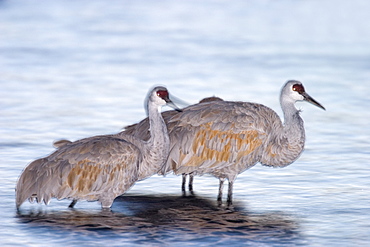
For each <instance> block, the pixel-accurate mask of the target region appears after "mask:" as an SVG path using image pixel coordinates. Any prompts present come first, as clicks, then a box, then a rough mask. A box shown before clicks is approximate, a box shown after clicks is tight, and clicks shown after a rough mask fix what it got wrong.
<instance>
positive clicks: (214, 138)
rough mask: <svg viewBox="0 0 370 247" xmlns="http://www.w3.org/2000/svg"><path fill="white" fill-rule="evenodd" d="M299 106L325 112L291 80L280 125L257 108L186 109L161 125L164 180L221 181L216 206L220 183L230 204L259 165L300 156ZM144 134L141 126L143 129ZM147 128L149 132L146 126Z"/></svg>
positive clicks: (217, 104)
mask: <svg viewBox="0 0 370 247" xmlns="http://www.w3.org/2000/svg"><path fill="white" fill-rule="evenodd" d="M297 101H307V102H310V103H312V104H314V105H315V106H318V107H320V108H322V109H324V110H325V108H324V107H323V106H322V105H321V104H320V103H318V102H317V101H316V100H314V99H313V98H312V97H311V96H309V95H308V94H307V93H306V91H305V88H304V86H303V85H302V83H301V82H299V81H295V80H290V81H288V82H286V83H285V85H284V86H283V87H282V89H281V93H280V105H281V108H282V110H283V113H284V122H282V121H281V119H280V117H279V116H278V115H277V114H276V113H275V112H274V111H273V110H272V109H270V108H268V107H266V106H264V105H262V104H257V103H250V102H236V101H211V102H205V103H200V104H195V105H192V106H189V107H186V108H184V109H183V110H182V112H180V113H173V115H172V116H169V118H168V119H166V118H165V121H166V123H167V126H168V131H169V135H170V140H171V148H170V154H169V158H168V161H167V163H166V166H165V167H164V169H163V171H162V174H166V173H168V172H171V171H173V172H174V173H175V174H177V175H180V174H183V176H184V174H192V175H203V174H211V175H213V176H215V177H217V178H219V179H220V185H219V193H218V197H217V199H218V201H220V202H221V200H222V191H223V186H224V181H225V180H226V179H227V180H228V182H229V187H228V196H227V202H228V203H229V204H231V203H232V192H233V184H234V181H235V179H236V177H237V175H238V174H240V173H242V172H243V171H245V170H247V169H249V168H250V167H252V166H254V165H255V164H256V163H258V162H260V163H261V164H263V165H266V166H272V167H284V166H287V165H289V164H291V163H293V162H294V161H295V160H296V159H297V158H298V157H299V156H300V154H301V153H302V151H303V148H304V143H305V130H304V125H303V120H302V118H301V116H300V111H299V110H297V108H296V107H295V103H296V102H297ZM141 124H142V126H141V128H142V129H145V128H146V129H147V128H148V127H144V122H143V123H141ZM146 126H148V123H147V120H146Z"/></svg>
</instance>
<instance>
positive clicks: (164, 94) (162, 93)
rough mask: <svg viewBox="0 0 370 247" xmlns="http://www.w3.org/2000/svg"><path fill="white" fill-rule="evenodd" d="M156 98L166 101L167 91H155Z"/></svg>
mask: <svg viewBox="0 0 370 247" xmlns="http://www.w3.org/2000/svg"><path fill="white" fill-rule="evenodd" d="M157 96H158V97H160V98H162V99H166V98H168V91H166V90H158V91H157Z"/></svg>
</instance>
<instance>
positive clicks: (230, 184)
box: [227, 180, 234, 206]
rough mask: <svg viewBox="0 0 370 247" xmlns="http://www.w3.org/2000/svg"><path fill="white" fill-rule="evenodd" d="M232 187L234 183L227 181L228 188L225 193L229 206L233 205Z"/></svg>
mask: <svg viewBox="0 0 370 247" xmlns="http://www.w3.org/2000/svg"><path fill="white" fill-rule="evenodd" d="M233 185H234V181H230V180H229V188H228V193H227V205H228V206H230V205H232V204H233Z"/></svg>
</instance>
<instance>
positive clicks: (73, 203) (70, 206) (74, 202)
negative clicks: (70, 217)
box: [68, 199, 77, 208]
mask: <svg viewBox="0 0 370 247" xmlns="http://www.w3.org/2000/svg"><path fill="white" fill-rule="evenodd" d="M76 203H77V200H75V199H73V201H72V202H71V204H69V206H68V207H69V208H73V207H74V206H75V205H76Z"/></svg>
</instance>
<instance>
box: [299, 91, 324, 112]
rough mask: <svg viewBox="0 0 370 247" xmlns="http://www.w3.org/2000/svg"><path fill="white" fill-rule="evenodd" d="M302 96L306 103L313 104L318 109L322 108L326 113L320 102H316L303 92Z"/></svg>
mask: <svg viewBox="0 0 370 247" xmlns="http://www.w3.org/2000/svg"><path fill="white" fill-rule="evenodd" d="M301 95H302V96H303V98H304V100H305V101H307V102H310V103H311V104H313V105H315V106H317V107H320V108H321V109H323V110H325V111H326V109H325V107H323V106H322V105H321V104H320V103H319V102H317V101H316V100H314V99H313V98H312V97H311V96H310V95H308V93H306V92H303V93H302V94H301Z"/></svg>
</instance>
